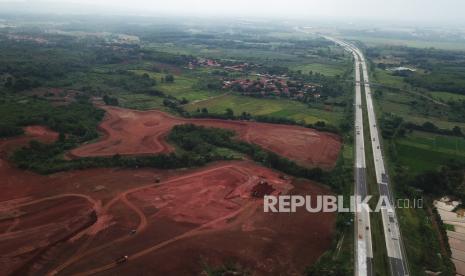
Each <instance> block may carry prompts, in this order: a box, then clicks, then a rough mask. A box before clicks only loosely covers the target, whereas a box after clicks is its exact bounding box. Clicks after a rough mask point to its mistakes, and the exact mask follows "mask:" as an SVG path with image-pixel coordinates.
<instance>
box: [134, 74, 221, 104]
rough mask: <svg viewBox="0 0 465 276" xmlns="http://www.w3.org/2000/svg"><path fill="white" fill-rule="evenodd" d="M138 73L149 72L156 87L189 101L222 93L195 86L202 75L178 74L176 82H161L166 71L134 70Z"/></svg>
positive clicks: (175, 78)
mask: <svg viewBox="0 0 465 276" xmlns="http://www.w3.org/2000/svg"><path fill="white" fill-rule="evenodd" d="M133 72H135V73H136V74H140V75H142V74H144V73H147V74H148V75H149V76H150V77H151V78H153V79H155V80H156V81H157V85H156V87H155V88H156V89H158V90H160V91H162V92H163V93H165V94H167V95H170V96H173V97H175V98H178V99H182V98H185V99H187V100H188V101H198V100H205V99H208V98H211V97H214V96H218V95H219V94H220V92H219V91H209V90H202V89H198V88H195V87H194V86H195V85H196V84H197V83H198V82H199V81H201V80H202V79H201V78H200V77H192V76H188V75H176V76H174V82H172V83H168V82H161V79H162V78H164V77H165V75H166V74H164V73H155V72H150V71H145V70H134V71H133Z"/></svg>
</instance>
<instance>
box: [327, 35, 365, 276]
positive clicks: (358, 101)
mask: <svg viewBox="0 0 465 276" xmlns="http://www.w3.org/2000/svg"><path fill="white" fill-rule="evenodd" d="M328 39H330V40H333V41H334V42H336V43H338V44H339V45H341V46H342V47H344V48H345V49H346V50H347V51H349V52H351V53H352V54H353V56H354V60H355V103H354V106H355V118H354V120H355V123H354V125H355V133H354V137H355V141H354V143H355V144H354V148H355V162H354V167H355V168H354V178H355V179H354V180H355V182H354V183H355V187H354V196H360V197H361V198H364V197H365V196H367V195H368V188H367V183H366V163H365V138H364V137H365V135H364V131H363V130H364V128H363V109H362V89H361V78H360V69H361V68H360V66H361V60H360V58H359V57H358V55H357V54H356V53H355V52H354V51H353V50H352V48H351V47H350V45H348V44H346V43H345V42H343V41H339V40H335V39H332V38H328ZM367 207H368V206H366V204H362V205H361V206H357V210H358V211H357V212H355V229H354V233H355V241H356V244H355V246H354V248H355V260H356V261H355V265H354V271H355V275H359V276H365V275H367V276H371V275H374V271H373V248H372V241H371V225H370V213H369V211H368V208H367Z"/></svg>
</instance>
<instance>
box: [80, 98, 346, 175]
mask: <svg viewBox="0 0 465 276" xmlns="http://www.w3.org/2000/svg"><path fill="white" fill-rule="evenodd" d="M104 109H105V110H106V111H107V114H106V118H105V120H104V121H103V122H102V124H101V125H100V129H101V130H102V131H103V133H104V137H103V138H102V139H101V140H99V141H98V142H96V143H92V144H87V145H83V146H81V147H79V148H77V149H74V150H72V151H71V155H72V156H74V157H87V156H113V155H115V154H120V155H141V154H157V153H167V152H171V151H173V147H172V146H171V145H170V144H168V143H167V141H166V140H165V138H166V136H167V134H168V133H169V131H170V130H171V128H172V127H173V126H175V125H179V124H186V123H192V124H197V125H203V126H208V127H217V128H226V129H230V130H233V131H235V132H236V134H237V137H238V138H239V139H241V140H244V141H246V142H250V143H254V144H257V145H259V146H261V147H263V148H265V149H267V150H270V151H273V152H275V153H277V154H279V155H282V156H284V157H287V158H289V159H291V160H294V161H296V162H297V163H299V164H301V165H304V166H310V167H315V166H318V167H322V168H332V167H333V166H334V165H335V163H336V160H337V158H338V155H339V150H340V147H341V141H340V139H339V137H338V136H337V135H334V134H331V133H325V132H319V131H316V130H312V129H308V128H303V127H299V126H288V125H278V124H266V123H256V122H245V121H227V120H216V119H183V118H178V117H174V116H171V115H168V114H167V113H163V112H160V111H134V110H130V109H123V108H117V107H104Z"/></svg>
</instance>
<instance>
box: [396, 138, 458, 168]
mask: <svg viewBox="0 0 465 276" xmlns="http://www.w3.org/2000/svg"><path fill="white" fill-rule="evenodd" d="M396 151H397V155H398V160H399V162H400V164H401V165H403V166H407V167H408V168H409V171H411V172H413V173H421V172H424V171H427V170H435V169H437V168H438V167H439V166H441V165H443V164H445V163H447V162H448V161H449V160H451V159H456V158H457V157H459V158H464V157H463V155H461V156H458V155H453V154H448V153H444V152H438V151H432V150H431V149H425V148H422V147H421V145H420V144H408V143H403V142H402V140H401V141H399V142H396Z"/></svg>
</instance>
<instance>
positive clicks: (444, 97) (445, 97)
mask: <svg viewBox="0 0 465 276" xmlns="http://www.w3.org/2000/svg"><path fill="white" fill-rule="evenodd" d="M429 94H430V95H431V97H433V98H435V99H437V100H440V101H443V102H448V101H459V100H461V101H465V95H461V94H455V93H449V92H439V91H434V92H429Z"/></svg>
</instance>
